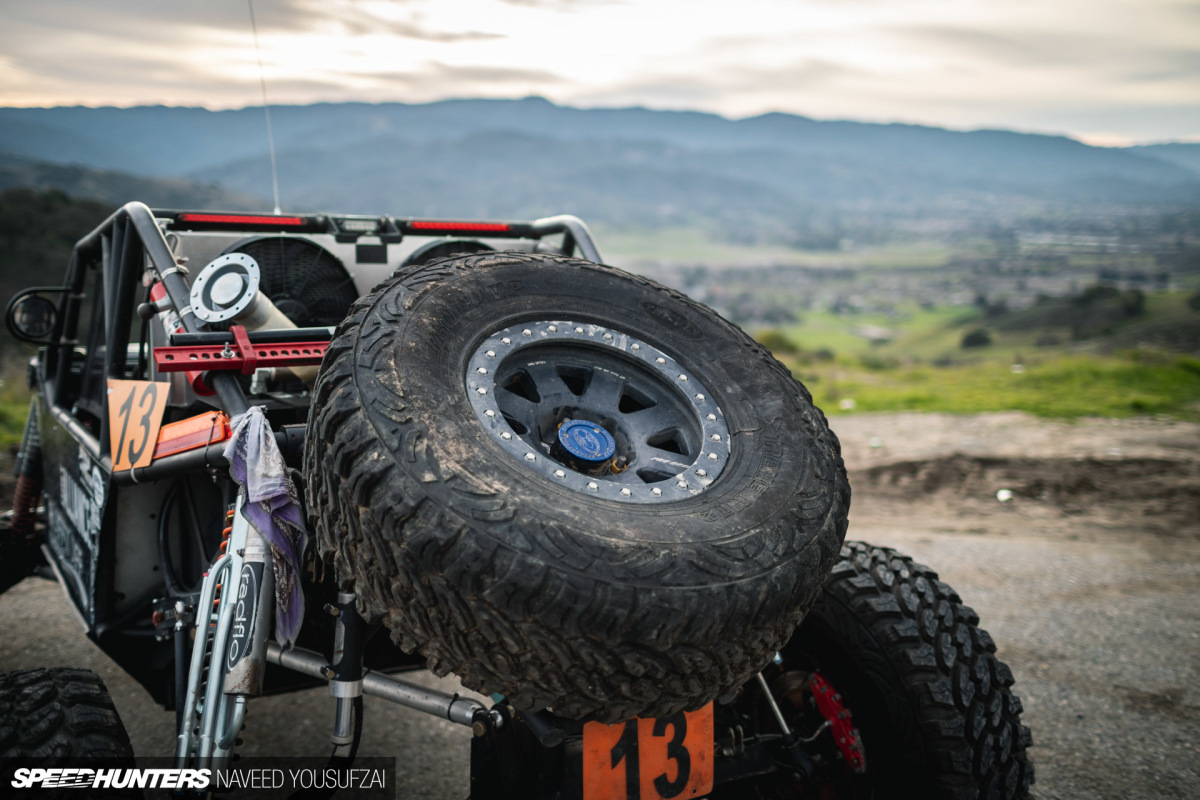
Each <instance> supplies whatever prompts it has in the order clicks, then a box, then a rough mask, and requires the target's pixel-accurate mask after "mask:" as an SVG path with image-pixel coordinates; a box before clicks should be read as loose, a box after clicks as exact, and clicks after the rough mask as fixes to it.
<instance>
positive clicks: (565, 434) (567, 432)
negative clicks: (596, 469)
mask: <svg viewBox="0 0 1200 800" xmlns="http://www.w3.org/2000/svg"><path fill="white" fill-rule="evenodd" d="M558 443H559V444H561V445H562V446H563V449H564V450H566V451H567V452H568V453H570V454H571V455H572V456H573V457H575V458H577V459H579V460H580V461H590V462H592V463H595V464H599V463H602V462H604V461H607V460H609V459H610V458H612V457H613V454H614V453H616V452H617V443H616V442H615V441H613V437H612V436H611V435H609V432H608V431H606V430H604V428H601V427H600V426H599V425H597V424H596V423H594V422H588V421H587V420H583V419H575V420H569V421H567V422H564V423H563V424H562V425H560V426H559V428H558Z"/></svg>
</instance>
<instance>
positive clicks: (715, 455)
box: [708, 453, 717, 461]
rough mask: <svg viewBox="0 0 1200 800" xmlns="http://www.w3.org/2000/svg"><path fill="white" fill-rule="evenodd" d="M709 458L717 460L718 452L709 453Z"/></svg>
mask: <svg viewBox="0 0 1200 800" xmlns="http://www.w3.org/2000/svg"><path fill="white" fill-rule="evenodd" d="M708 460H709V461H716V460H717V454H716V453H709V454H708Z"/></svg>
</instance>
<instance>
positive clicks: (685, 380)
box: [679, 375, 687, 383]
mask: <svg viewBox="0 0 1200 800" xmlns="http://www.w3.org/2000/svg"><path fill="white" fill-rule="evenodd" d="M679 380H681V381H683V382H684V383H687V375H680V376H679Z"/></svg>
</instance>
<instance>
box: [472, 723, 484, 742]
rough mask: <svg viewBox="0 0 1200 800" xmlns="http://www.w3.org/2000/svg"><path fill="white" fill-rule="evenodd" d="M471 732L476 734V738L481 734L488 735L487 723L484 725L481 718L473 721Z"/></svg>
mask: <svg viewBox="0 0 1200 800" xmlns="http://www.w3.org/2000/svg"><path fill="white" fill-rule="evenodd" d="M471 732H472V733H474V734H475V738H476V739H478V738H479V737H481V736H487V725H484V724H483V723H482V722H480V721H479V720H475V721H474V722H472V723H471Z"/></svg>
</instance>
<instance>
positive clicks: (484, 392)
mask: <svg viewBox="0 0 1200 800" xmlns="http://www.w3.org/2000/svg"><path fill="white" fill-rule="evenodd" d="M475 391H476V392H478V393H479V394H487V389H485V388H483V387H482V386H480V387H479V388H478V389H476V390H475Z"/></svg>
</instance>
